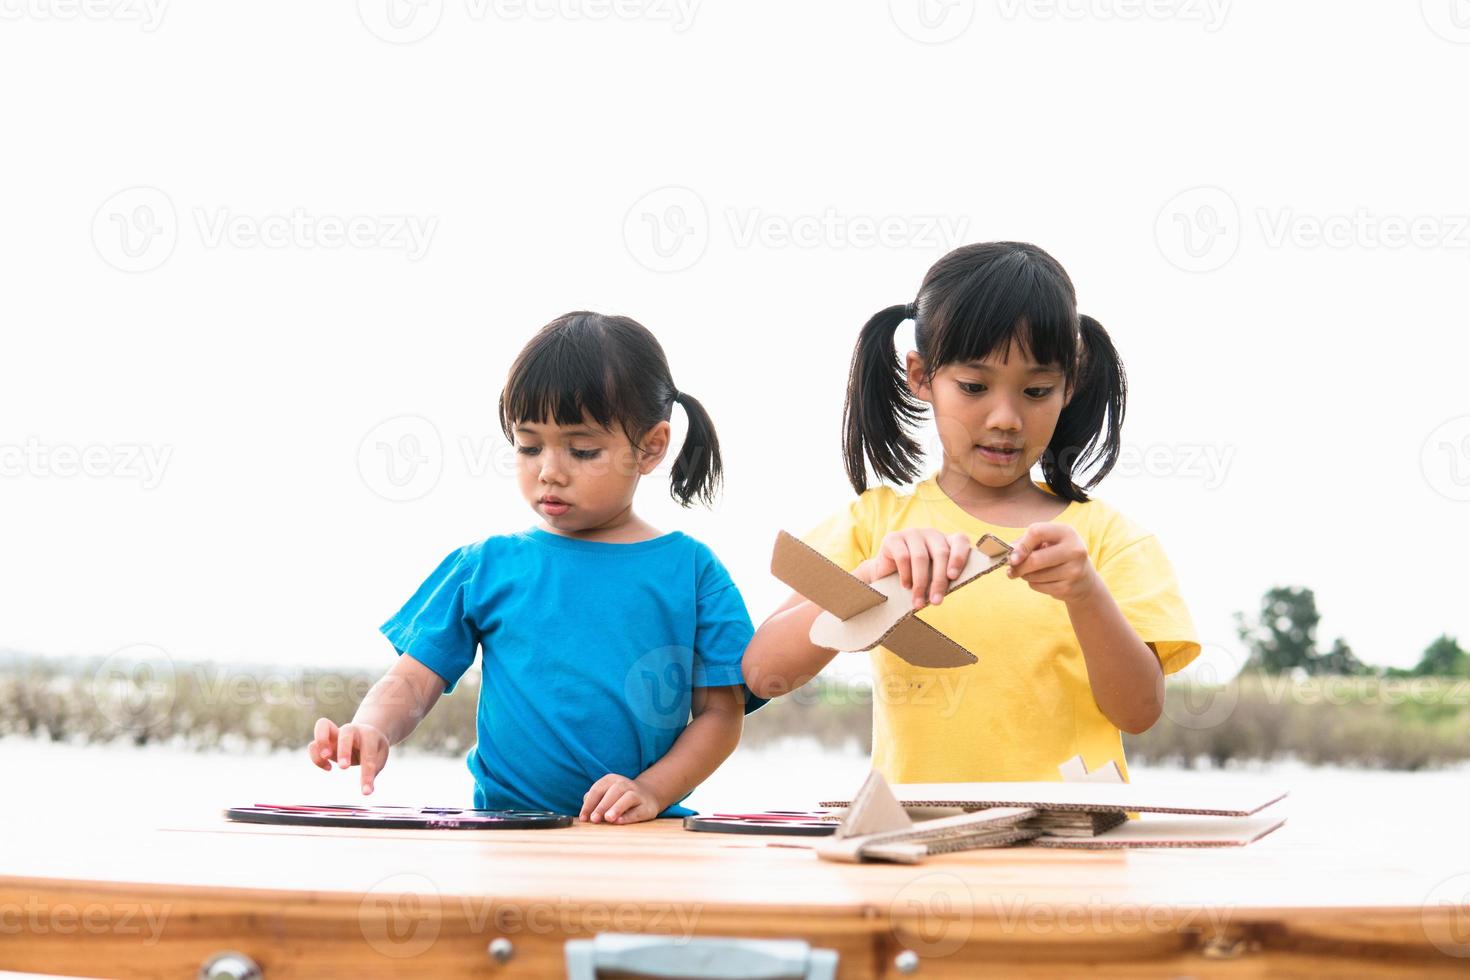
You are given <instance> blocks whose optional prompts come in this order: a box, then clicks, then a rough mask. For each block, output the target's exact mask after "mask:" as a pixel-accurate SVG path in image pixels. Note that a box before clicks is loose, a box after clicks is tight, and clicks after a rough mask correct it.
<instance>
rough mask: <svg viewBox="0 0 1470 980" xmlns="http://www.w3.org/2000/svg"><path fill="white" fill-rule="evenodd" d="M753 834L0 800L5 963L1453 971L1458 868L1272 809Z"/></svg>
mask: <svg viewBox="0 0 1470 980" xmlns="http://www.w3.org/2000/svg"><path fill="white" fill-rule="evenodd" d="M770 839H772V838H762V837H743V836H731V835H716V834H702V833H690V832H686V831H684V830H683V829H682V828H681V826H680V824H679V822H678V821H670V820H666V821H657V822H654V823H645V824H639V825H635V826H630V827H610V826H605V825H588V824H577V825H574V826H573V827H571V828H569V829H566V830H552V831H501V832H487V831H474V832H460V831H454V832H446V831H440V832H418V831H412V832H402V831H373V830H339V829H325V828H284V827H268V826H259V825H246V824H232V823H228V822H226V821H225V820H223V819H222V818H216V817H213V816H211V815H209V814H199V815H197V816H196V817H191V818H189V819H188V820H187V821H183V822H180V821H179V820H178V818H174V820H173V821H172V822H169V821H158V820H152V821H147V820H145V821H144V822H143V823H142V824H138V823H132V824H129V823H123V824H119V825H113V826H109V827H103V828H98V827H91V828H86V827H85V826H84V825H80V824H75V823H73V824H70V825H68V824H67V823H66V822H65V821H60V822H58V821H56V820H54V819H52V818H49V817H43V818H42V819H32V820H30V822H27V823H21V822H19V819H18V818H16V817H13V816H12V817H0V841H3V845H0V847H3V851H0V853H3V858H0V968H3V969H11V970H26V971H34V972H43V973H62V974H70V975H78V976H89V977H90V976H107V977H193V976H195V975H196V973H197V971H198V969H199V967H200V965H201V963H203V962H204V961H205V960H206V959H208V958H209V957H211V956H212V955H213V954H216V953H218V952H220V951H222V950H237V951H240V952H242V953H245V954H247V955H248V956H249V957H251V958H252V959H253V960H254V961H255V962H256V963H257V964H259V966H260V967H261V968H262V970H263V975H264V977H266V978H267V980H292V978H330V977H377V976H384V977H387V976H409V975H413V976H426V977H443V978H460V977H464V978H468V977H477V978H485V977H497V976H504V977H542V976H564V975H565V965H564V964H565V950H564V946H565V942H566V940H568V939H572V938H578V937H582V938H587V937H593V936H596V935H598V934H602V933H610V932H616V933H652V934H661V935H665V936H669V937H673V938H674V939H675V940H677V939H679V938H688V937H741V938H748V939H756V938H766V939H771V938H784V939H800V940H805V941H806V942H808V943H810V944H812V945H813V946H814V947H816V948H820V949H828V950H834V951H836V953H837V954H838V964H839V967H838V975H839V976H842V977H879V976H898V975H904V974H905V973H909V972H911V973H912V974H913V975H915V976H918V977H950V976H954V977H974V976H982V975H983V976H1003V975H1008V976H1033V977H1052V976H1058V975H1072V974H1074V973H1078V972H1081V971H1082V970H1086V972H1087V973H1088V974H1089V975H1093V976H1105V977H1109V976H1111V977H1142V976H1228V977H1242V976H1264V975H1271V976H1302V977H1308V976H1310V977H1314V978H1317V977H1323V976H1334V975H1339V976H1340V975H1354V976H1358V975H1365V974H1373V975H1380V976H1401V977H1425V976H1439V975H1444V976H1449V975H1456V976H1465V975H1467V974H1470V907H1467V906H1466V905H1465V902H1466V901H1467V899H1466V895H1467V892H1470V887H1466V885H1467V883H1470V876H1465V875H1460V876H1457V875H1456V872H1459V871H1466V870H1470V869H1466V868H1463V867H1461V868H1456V867H1454V866H1453V862H1445V861H1444V860H1443V859H1440V860H1435V859H1434V858H1433V856H1432V854H1431V853H1430V852H1429V851H1427V850H1426V851H1422V852H1419V851H1415V852H1412V854H1411V855H1410V856H1407V857H1406V856H1405V854H1406V853H1408V852H1404V853H1390V852H1386V851H1383V850H1381V849H1378V848H1376V847H1374V846H1373V845H1372V844H1371V843H1370V845H1369V846H1368V847H1367V848H1366V849H1363V850H1356V851H1354V852H1352V853H1349V852H1347V851H1345V850H1343V849H1340V848H1332V847H1327V846H1319V845H1316V844H1314V843H1313V842H1312V841H1311V840H1310V839H1303V835H1293V825H1292V823H1290V822H1288V823H1287V825H1286V827H1285V828H1283V829H1282V830H1280V831H1277V833H1276V834H1275V835H1272V837H1270V838H1267V839H1265V840H1263V841H1260V842H1258V843H1257V844H1255V845H1252V846H1250V847H1247V848H1244V849H1224V850H1188V851H1186V850H1172V851H1170V850H1153V851H1133V852H1121V853H1120V852H1075V851H1053V850H1044V849H1040V848H1025V847H1016V848H1005V849H998V850H989V851H975V852H970V853H965V854H954V855H946V856H942V857H936V858H933V859H931V860H930V861H929V862H927V863H925V864H923V865H919V866H912V867H906V866H898V865H879V864H865V865H843V864H834V863H828V862H824V861H818V860H817V859H816V858H815V856H814V855H812V854H811V853H810V852H809V851H806V850H802V849H795V848H776V847H768V846H766V841H767V840H770ZM785 840H797V839H791V838H786V839H785ZM492 944H493V946H494V949H495V951H496V952H497V953H498V954H499V955H498V957H497V956H492V955H491V954H490V952H489V950H490V949H491V947H492ZM915 954H917V955H915ZM901 967H902V969H901Z"/></svg>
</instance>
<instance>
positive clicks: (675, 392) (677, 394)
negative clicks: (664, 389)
mask: <svg viewBox="0 0 1470 980" xmlns="http://www.w3.org/2000/svg"><path fill="white" fill-rule="evenodd" d="M669 387H670V388H674V386H673V385H669ZM678 400H679V389H678V388H674V401H678Z"/></svg>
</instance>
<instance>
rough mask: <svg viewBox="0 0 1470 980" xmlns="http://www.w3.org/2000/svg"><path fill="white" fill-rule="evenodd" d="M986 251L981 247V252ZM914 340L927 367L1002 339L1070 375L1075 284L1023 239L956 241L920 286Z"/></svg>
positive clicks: (1074, 359)
mask: <svg viewBox="0 0 1470 980" xmlns="http://www.w3.org/2000/svg"><path fill="white" fill-rule="evenodd" d="M981 253H985V254H981ZM917 314H918V315H917V317H916V323H915V330H914V333H915V341H916V343H915V346H916V347H917V348H918V350H919V354H920V356H921V357H923V359H924V363H925V366H926V368H927V369H928V371H929V372H930V373H931V375H932V373H933V372H936V371H938V370H939V369H940V368H941V367H943V366H944V365H946V364H954V363H963V362H966V361H983V360H985V359H986V358H987V357H990V356H991V355H992V354H994V355H996V356H1001V355H1003V354H1005V353H1006V350H1007V348H1008V347H1009V348H1010V349H1011V350H1013V351H1019V352H1020V353H1021V354H1022V355H1023V356H1025V355H1029V356H1030V357H1031V359H1032V360H1034V361H1036V363H1038V364H1043V365H1047V366H1055V367H1058V368H1059V369H1060V370H1061V371H1062V373H1063V375H1065V377H1066V378H1067V379H1068V380H1069V381H1071V380H1072V379H1073V378H1075V376H1076V371H1077V364H1078V350H1077V347H1078V318H1077V298H1076V292H1075V291H1074V289H1073V288H1072V282H1071V280H1070V279H1069V278H1068V276H1067V273H1066V271H1065V270H1063V269H1062V267H1061V266H1060V265H1059V264H1057V262H1056V260H1054V259H1053V258H1052V257H1051V256H1050V255H1047V254H1046V253H1045V252H1043V251H1042V250H1041V249H1038V248H1036V247H1035V246H1034V245H1028V244H1026V243H1024V242H986V243H983V244H979V245H970V246H966V247H965V248H960V249H956V250H955V251H954V252H951V253H950V254H949V255H946V256H945V257H944V258H943V259H941V260H940V261H939V262H938V263H936V264H935V266H934V267H933V268H932V269H930V270H929V274H928V275H927V276H925V278H924V284H923V286H922V287H921V288H920V290H919V303H918V310H917Z"/></svg>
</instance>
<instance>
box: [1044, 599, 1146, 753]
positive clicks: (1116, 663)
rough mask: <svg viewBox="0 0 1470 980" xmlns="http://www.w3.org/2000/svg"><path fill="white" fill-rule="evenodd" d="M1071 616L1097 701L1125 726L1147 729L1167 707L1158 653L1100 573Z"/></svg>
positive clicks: (1072, 607) (1069, 609) (1130, 730)
mask: <svg viewBox="0 0 1470 980" xmlns="http://www.w3.org/2000/svg"><path fill="white" fill-rule="evenodd" d="M1067 615H1068V617H1069V618H1070V619H1071V620H1072V630H1073V632H1075V633H1076V634H1077V642H1078V643H1079V644H1080V645H1081V646H1082V655H1083V658H1084V659H1085V660H1086V661H1087V678H1088V682H1089V683H1090V684H1091V685H1092V696H1093V700H1095V701H1096V702H1097V706H1098V707H1099V708H1100V709H1102V713H1103V714H1104V715H1106V716H1107V718H1108V720H1109V721H1111V722H1112V723H1113V724H1114V725H1117V726H1118V728H1119V729H1121V730H1122V731H1125V732H1128V733H1129V734H1134V735H1136V734H1138V733H1140V732H1145V731H1147V730H1148V729H1149V728H1150V727H1152V726H1153V723H1154V722H1156V721H1158V720H1159V715H1160V714H1161V713H1162V712H1163V707H1164V672H1163V670H1162V669H1161V668H1160V666H1159V658H1158V655H1157V654H1155V653H1154V652H1153V650H1152V649H1150V648H1149V646H1148V644H1146V643H1144V642H1143V640H1142V638H1140V637H1139V635H1138V633H1137V631H1135V630H1134V629H1133V627H1132V626H1131V625H1129V623H1128V620H1127V619H1125V618H1124V617H1123V610H1121V609H1119V608H1118V602H1117V600H1116V599H1114V598H1113V594H1112V593H1111V592H1109V591H1108V589H1107V586H1106V585H1104V584H1103V583H1102V580H1101V579H1100V578H1099V579H1098V581H1097V582H1096V584H1095V586H1094V587H1093V588H1092V589H1091V590H1089V591H1088V592H1087V594H1086V595H1084V596H1082V597H1081V598H1079V599H1077V600H1075V601H1072V602H1068V603H1067Z"/></svg>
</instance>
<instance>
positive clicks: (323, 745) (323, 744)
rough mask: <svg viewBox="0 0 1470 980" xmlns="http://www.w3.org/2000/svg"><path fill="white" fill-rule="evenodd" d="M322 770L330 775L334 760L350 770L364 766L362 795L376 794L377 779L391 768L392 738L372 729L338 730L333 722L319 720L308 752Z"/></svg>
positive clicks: (347, 727) (361, 726)
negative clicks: (390, 743) (390, 740)
mask: <svg viewBox="0 0 1470 980" xmlns="http://www.w3.org/2000/svg"><path fill="white" fill-rule="evenodd" d="M307 751H308V752H310V753H311V761H312V762H314V763H316V767H317V768H318V769H323V770H326V771H327V772H330V771H331V769H332V760H333V759H335V760H336V761H337V765H338V766H339V767H340V768H342V769H346V768H347V767H348V766H356V765H361V766H362V792H363V794H364V795H366V794H368V793H371V792H372V791H373V779H374V778H375V777H376V776H377V775H378V773H380V772H382V771H383V767H384V766H386V765H387V764H388V737H387V736H386V735H384V734H383V733H382V732H380V731H378V730H377V729H376V728H374V727H373V726H372V725H364V724H360V723H359V724H346V725H343V726H342V727H341V728H338V727H337V726H336V725H335V724H333V722H332V720H331V719H330V718H318V719H317V720H316V736H315V737H314V738H313V739H312V740H311V745H310V746H309V747H308V749H307Z"/></svg>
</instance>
